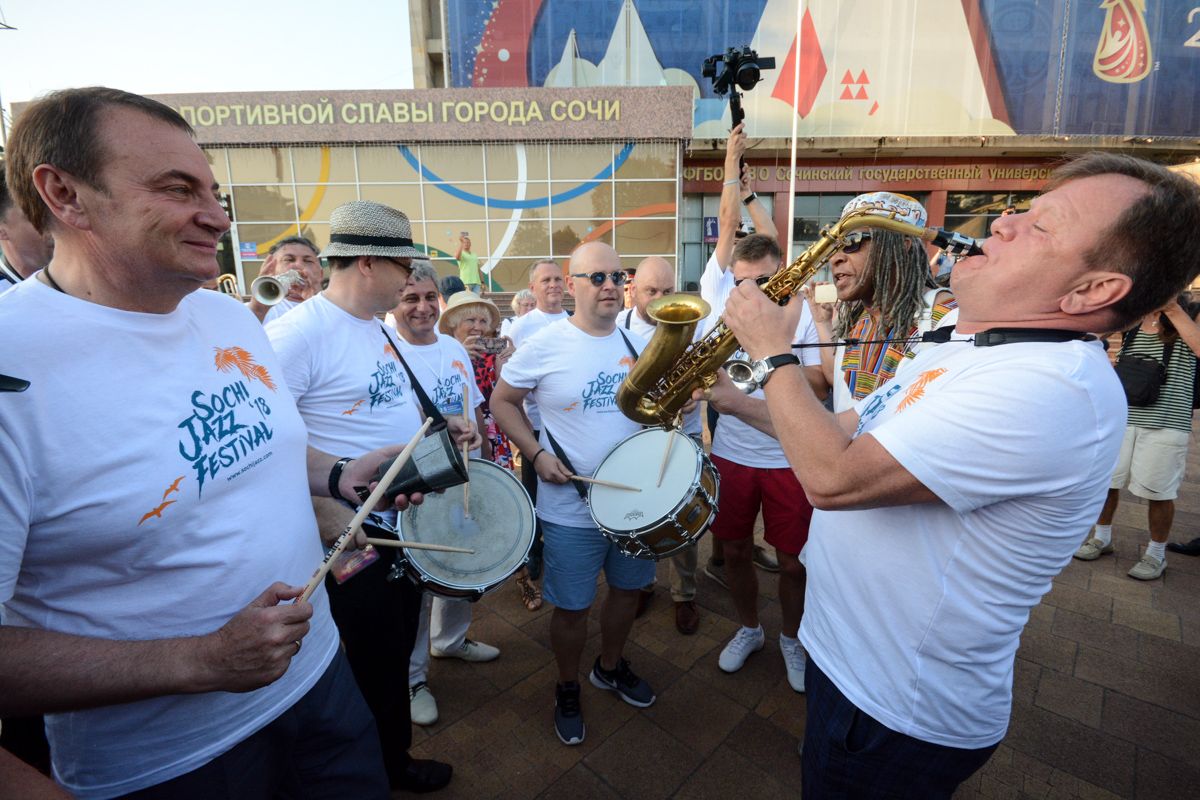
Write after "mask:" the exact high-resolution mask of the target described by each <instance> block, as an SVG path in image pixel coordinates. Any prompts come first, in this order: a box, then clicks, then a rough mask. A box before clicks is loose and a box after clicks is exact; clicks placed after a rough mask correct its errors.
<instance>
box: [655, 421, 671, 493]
mask: <svg viewBox="0 0 1200 800" xmlns="http://www.w3.org/2000/svg"><path fill="white" fill-rule="evenodd" d="M673 444H675V431H674V430H672V429H670V428H667V449H666V450H664V451H663V459H662V464H660V465H659V467H658V483H656V484H655V486H662V479H663V476H664V475H666V474H667V462H668V461H670V460H671V445H673Z"/></svg>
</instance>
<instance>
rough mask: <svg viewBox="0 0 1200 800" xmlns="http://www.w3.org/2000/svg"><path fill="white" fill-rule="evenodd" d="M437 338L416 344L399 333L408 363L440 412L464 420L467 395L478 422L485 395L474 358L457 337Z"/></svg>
mask: <svg viewBox="0 0 1200 800" xmlns="http://www.w3.org/2000/svg"><path fill="white" fill-rule="evenodd" d="M437 337H438V338H437V342H435V343H434V344H423V345H416V344H409V343H408V342H407V341H405V340H404V338H403V337H401V336H400V335H399V334H398V333H397V334H396V339H397V341H398V342H399V344H400V352H401V353H403V354H404V360H405V361H407V362H408V366H409V367H410V368H411V369H412V371H413V374H414V375H416V376H417V381H418V382H419V383H420V384H421V388H422V389H424V390H425V393H426V394H427V395H429V399H430V401H431V402H432V403H433V404H434V405H435V406H437V408H438V411H441V412H442V413H443V414H445V415H446V416H447V417H461V416H462V414H463V397H464V395H465V396H466V398H467V403H468V405H467V408H468V409H470V411H471V412H472V413H471V415H470V416H471V421H472V422H474V421H475V414H474V411H475V409H476V408H478V407H479V406H480V405H481V404H482V403H483V394H482V393H481V392H480V391H479V386H478V384H476V383H475V369H474V367H472V366H471V356H470V355H469V354H468V353H467V348H465V347H463V346H462V343H461V342H459V341H458V340H457V339H455V338H454V337H453V336H447V335H446V334H444V333H439V334H438V335H437Z"/></svg>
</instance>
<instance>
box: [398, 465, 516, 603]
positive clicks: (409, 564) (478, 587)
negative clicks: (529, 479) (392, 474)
mask: <svg viewBox="0 0 1200 800" xmlns="http://www.w3.org/2000/svg"><path fill="white" fill-rule="evenodd" d="M468 460H469V461H470V462H472V463H476V464H485V465H487V466H488V467H492V468H494V469H497V470H500V472H499V473H496V474H506V475H507V476H508V477H509V478H511V479H512V480H513V481H514V482H515V483H516V486H517V488H519V489H520V490H521V493H520V494H519V495H517V497H518V500H519V499H520V498H521V497H524V498H525V502H526V503H528V504H529V509H530V525H529V531H530V534H529V543H528V544H527V545H526V546H525V549H524V553H523V555H522V556H521V559H520V560H519V561H518V562H517V564H516V566H515V567H513V568H512V571H510V572H509V573H508V574H507V575H505V576H504V577H503V578H500V579H498V580H496V581H493V582H490V583H486V584H480V583H471V584H468V583H461V582H451V581H447V580H442V579H440V578H437V577H434V576H432V575H429V574H427V573H426V571H425V570H422V569H421V568H420V566H419V565H418V564H417V562H415V561H413V560H412V559H410V558H409V557H408V555H407V553H406V552H405V551H404V550H400V551H399V552H398V553H397V554H396V563H397V565H403V566H402V569H404V571H405V574H406V575H409V576H410V577H411V576H412V572H415V573H417V578H416V580H417V583H418V584H419V585H420V586H422V587H424V588H431V587H442V588H445V589H448V590H453V591H458V592H478V593H480V594H487V593H488V592H490V591H492V590H494V589H498V588H499V587H501V586H503V585H504V584H505V583H506V582H507V581H508V579H509V578H511V577H512V576H513V575H515V574H516V572H517V571H518V570H520V569H521V567H523V566H524V565H525V564H526V563H528V561H529V553H530V552H531V551H532V550H533V545H534V542H535V541H536V540H537V509H536V508H535V507H534V504H533V501H532V500H531V499H530V498H529V492H528V491H527V490H526V489H525V486H524V484H522V483H521V479H520V478H518V477H517V476H516V475H515V474H514V473H513V471H512V470H510V469H508V468H507V467H502V466H500V465H499V464H496V463H494V462H492V461H488V460H487V459H486V458H471V459H468ZM468 474H470V473H469V469H468ZM461 487H462V484H459V485H458V486H451V487H450V488H448V489H446V490H445V491H447V492H452V491H454V490H456V489H459V488H461ZM408 513H409V509H405V510H404V511H402V512H400V513H399V514H397V515H396V525H395V529H394V531H393V532H394V533H395V534H396V536H397V537H398V538H399V539H400V540H401V541H417V540H410V539H406V538H405V537H404V518H405V516H406V515H407V514H408ZM410 570H411V571H412V572H410ZM431 590H432V591H434V592H435V593H436V589H431Z"/></svg>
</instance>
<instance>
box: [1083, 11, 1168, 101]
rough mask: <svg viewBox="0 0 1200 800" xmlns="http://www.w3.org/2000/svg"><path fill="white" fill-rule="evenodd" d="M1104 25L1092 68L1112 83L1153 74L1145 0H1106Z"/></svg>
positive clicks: (1133, 79)
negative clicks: (1151, 70)
mask: <svg viewBox="0 0 1200 800" xmlns="http://www.w3.org/2000/svg"><path fill="white" fill-rule="evenodd" d="M1100 7H1101V8H1103V9H1105V13H1106V16H1105V18H1104V29H1103V30H1102V31H1101V33H1100V41H1099V43H1098V44H1097V45H1096V58H1095V59H1094V60H1093V61H1092V71H1093V72H1095V73H1096V77H1097V78H1100V79H1101V80H1105V81H1108V82H1109V83H1136V82H1137V81H1140V80H1141V79H1142V78H1145V77H1146V76H1147V75H1149V74H1150V66H1151V65H1152V64H1153V61H1152V60H1151V57H1150V35H1149V34H1148V33H1147V31H1146V0H1103V2H1102V3H1101V4H1100Z"/></svg>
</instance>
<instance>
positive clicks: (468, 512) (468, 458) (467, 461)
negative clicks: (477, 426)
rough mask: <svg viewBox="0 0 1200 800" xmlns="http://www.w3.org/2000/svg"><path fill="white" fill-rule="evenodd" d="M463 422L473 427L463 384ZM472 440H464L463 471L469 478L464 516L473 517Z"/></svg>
mask: <svg viewBox="0 0 1200 800" xmlns="http://www.w3.org/2000/svg"><path fill="white" fill-rule="evenodd" d="M463 423H464V424H465V425H466V426H467V430H470V429H471V420H470V418H469V417H468V416H467V387H466V386H465V385H464V386H463ZM470 445H471V440H470V439H469V438H468V439H467V441H465V442H463V446H462V448H463V473H465V474H466V475H467V480H466V481H465V482H464V483H463V518H464V519H470V518H471V476H470V473H469V471H468V467H469V465H470V463H471V449H470Z"/></svg>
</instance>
